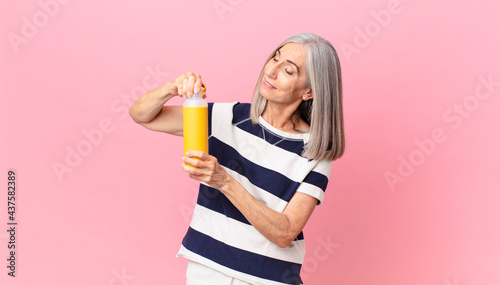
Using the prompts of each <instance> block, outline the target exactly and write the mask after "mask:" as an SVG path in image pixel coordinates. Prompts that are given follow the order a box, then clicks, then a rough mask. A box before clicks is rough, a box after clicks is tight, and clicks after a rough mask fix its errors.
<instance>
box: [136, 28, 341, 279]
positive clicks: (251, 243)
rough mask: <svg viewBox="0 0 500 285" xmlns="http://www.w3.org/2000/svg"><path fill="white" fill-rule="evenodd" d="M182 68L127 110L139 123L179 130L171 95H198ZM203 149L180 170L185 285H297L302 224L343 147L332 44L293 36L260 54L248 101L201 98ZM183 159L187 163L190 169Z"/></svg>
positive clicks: (197, 80) (193, 78)
mask: <svg viewBox="0 0 500 285" xmlns="http://www.w3.org/2000/svg"><path fill="white" fill-rule="evenodd" d="M201 86H202V79H201V76H200V75H199V74H195V73H186V74H183V75H181V76H179V77H178V78H177V79H176V80H175V81H173V82H170V83H167V84H165V85H164V86H163V87H160V88H158V89H156V90H153V91H151V92H149V93H147V94H145V95H143V96H142V97H141V98H139V99H138V100H137V102H136V103H135V104H134V105H133V106H132V107H131V108H130V115H131V116H132V118H133V119H134V120H135V121H136V122H137V123H139V124H141V125H142V126H144V127H146V128H148V129H151V130H154V131H162V132H166V133H169V134H173V135H178V136H182V133H183V131H182V106H164V104H165V103H166V102H167V101H168V100H169V99H171V98H172V97H175V96H180V97H183V98H186V97H189V96H191V95H192V94H193V92H194V93H197V92H199V91H200V89H201ZM209 132H210V134H209V135H210V139H209V153H208V154H207V153H204V152H200V151H188V152H187V153H186V155H185V157H184V158H183V163H182V169H183V170H184V171H185V172H186V173H187V175H189V177H191V178H192V179H195V180H198V181H200V182H202V183H200V191H199V195H198V201H197V205H196V207H195V210H194V213H193V218H192V221H191V224H190V227H189V229H188V232H187V234H186V236H185V237H184V239H183V241H182V246H181V249H180V250H179V253H178V256H183V257H186V258H188V259H189V260H190V261H189V264H188V269H187V274H186V275H187V284H217V285H222V284H301V283H302V281H301V279H300V267H301V264H302V261H303V260H304V256H305V246H304V238H303V235H302V229H303V228H304V226H305V224H306V222H307V220H308V219H309V217H310V216H311V214H312V212H313V210H314V208H315V206H316V205H317V204H320V203H321V202H322V200H323V196H324V191H325V189H326V186H327V183H328V177H329V175H330V171H331V165H332V161H333V160H335V159H337V158H340V157H341V156H342V154H343V153H344V127H343V114H342V85H341V73H340V63H339V60H338V56H337V53H336V51H335V49H334V48H333V46H332V45H331V44H330V43H329V42H328V41H326V40H324V39H323V38H321V37H318V36H316V35H314V34H309V33H303V34H297V35H294V36H292V37H290V38H289V39H287V40H286V41H284V42H283V43H282V44H281V45H280V46H279V47H278V48H277V49H276V50H274V51H273V53H272V54H271V55H270V57H269V58H268V60H267V61H266V64H265V65H264V68H263V69H262V72H261V74H260V77H259V81H258V82H257V85H256V88H255V91H254V96H253V100H252V103H251V104H240V103H211V104H209ZM187 164H190V165H193V166H196V167H190V166H187Z"/></svg>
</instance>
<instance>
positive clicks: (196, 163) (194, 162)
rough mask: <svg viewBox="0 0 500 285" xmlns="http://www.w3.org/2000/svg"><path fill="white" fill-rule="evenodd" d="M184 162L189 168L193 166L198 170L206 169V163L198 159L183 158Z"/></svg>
mask: <svg viewBox="0 0 500 285" xmlns="http://www.w3.org/2000/svg"><path fill="white" fill-rule="evenodd" d="M182 160H183V161H184V163H186V164H188V166H189V165H192V166H194V167H196V168H204V167H205V164H204V162H203V161H201V160H200V159H198V158H190V157H187V156H184V157H183V158H182Z"/></svg>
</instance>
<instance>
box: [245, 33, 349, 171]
mask: <svg viewBox="0 0 500 285" xmlns="http://www.w3.org/2000/svg"><path fill="white" fill-rule="evenodd" d="M288 43H297V44H301V45H303V46H305V47H306V49H307V56H306V77H307V79H306V87H308V88H311V90H312V94H313V98H312V99H310V100H307V101H302V103H301V104H300V105H299V107H298V108H297V110H296V111H295V113H294V114H293V115H292V118H291V119H292V121H293V122H295V121H296V120H297V119H298V118H301V119H303V120H304V121H305V122H306V123H307V124H309V127H310V128H309V134H310V135H309V141H308V143H307V144H306V146H305V148H304V151H303V153H302V156H304V157H307V158H309V159H317V160H321V159H327V160H332V161H333V160H335V159H337V158H340V157H341V156H342V155H343V154H344V150H345V137H344V116H343V111H342V78H341V72H340V61H339V58H338V55H337V52H336V51H335V48H334V47H333V46H332V44H331V43H330V42H329V41H327V40H325V39H323V38H321V37H319V36H317V35H315V34H311V33H301V34H296V35H293V36H291V37H290V38H288V39H287V40H285V41H284V42H283V43H281V45H280V46H279V47H277V48H276V49H275V50H274V51H273V52H272V53H271V55H270V56H269V58H268V59H267V60H266V63H267V62H268V61H269V60H271V59H272V58H273V57H274V55H275V53H276V51H277V50H278V49H280V48H281V47H283V46H284V45H286V44H288ZM264 67H265V64H264ZM264 67H263V68H262V71H261V73H260V76H259V80H258V81H257V85H256V87H255V90H254V95H253V99H252V106H251V109H250V118H251V119H252V122H253V123H254V124H258V122H259V117H260V116H261V115H262V113H263V112H264V109H265V107H266V104H267V99H265V98H264V97H263V96H262V95H261V94H260V87H261V85H262V79H263V76H264Z"/></svg>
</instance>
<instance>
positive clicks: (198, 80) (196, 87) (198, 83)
mask: <svg viewBox="0 0 500 285" xmlns="http://www.w3.org/2000/svg"><path fill="white" fill-rule="evenodd" d="M194 76H195V77H196V82H195V84H194V93H198V92H200V91H201V83H202V81H201V76H200V74H198V73H195V75H194Z"/></svg>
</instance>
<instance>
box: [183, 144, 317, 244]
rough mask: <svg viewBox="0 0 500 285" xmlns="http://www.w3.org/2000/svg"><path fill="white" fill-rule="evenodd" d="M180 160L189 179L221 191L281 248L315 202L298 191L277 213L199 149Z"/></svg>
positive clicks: (312, 208)
mask: <svg viewBox="0 0 500 285" xmlns="http://www.w3.org/2000/svg"><path fill="white" fill-rule="evenodd" d="M194 158H199V159H201V161H200V160H197V159H194ZM183 160H184V163H183V164H182V168H183V170H184V171H185V172H187V173H188V174H189V176H190V177H191V178H193V179H195V180H198V181H201V182H205V183H207V184H208V185H210V186H211V187H214V188H216V189H218V190H219V191H221V192H222V193H223V194H224V195H225V196H226V197H227V198H228V199H229V200H230V201H231V203H233V205H234V206H235V207H236V208H238V210H239V211H240V212H241V213H242V214H243V215H244V216H245V218H246V219H247V220H248V221H249V222H250V223H251V224H252V225H253V226H254V227H255V228H256V229H257V230H258V231H259V232H260V233H261V234H262V235H264V236H265V237H266V238H267V239H269V240H270V241H271V242H273V243H275V244H276V245H278V246H280V247H287V246H288V245H289V244H290V243H291V242H292V241H293V240H294V239H295V238H296V237H297V235H298V234H299V233H300V232H301V231H302V229H303V228H304V226H305V225H306V223H307V221H308V220H309V217H310V216H311V214H312V212H313V210H314V208H315V207H316V204H317V202H318V200H317V199H316V198H314V197H312V196H309V195H307V194H303V193H299V192H297V193H295V195H294V196H293V197H292V199H291V200H290V202H289V203H288V205H287V206H286V208H285V210H284V211H283V212H282V213H279V212H277V211H275V210H273V209H271V208H269V207H267V206H266V205H264V204H263V203H262V202H260V201H259V200H257V199H256V198H255V197H253V196H252V195H251V194H250V193H248V191H247V190H246V189H245V188H243V186H242V185H241V184H240V183H238V182H237V181H236V180H235V179H234V178H232V177H231V176H230V175H229V174H228V173H227V172H226V171H225V170H224V168H222V166H220V164H219V163H218V162H217V159H216V158H215V157H213V156H210V155H208V154H207V153H204V152H200V151H189V152H188V153H187V157H184V158H183ZM186 164H191V165H194V166H196V168H195V167H190V166H187V165H186Z"/></svg>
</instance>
